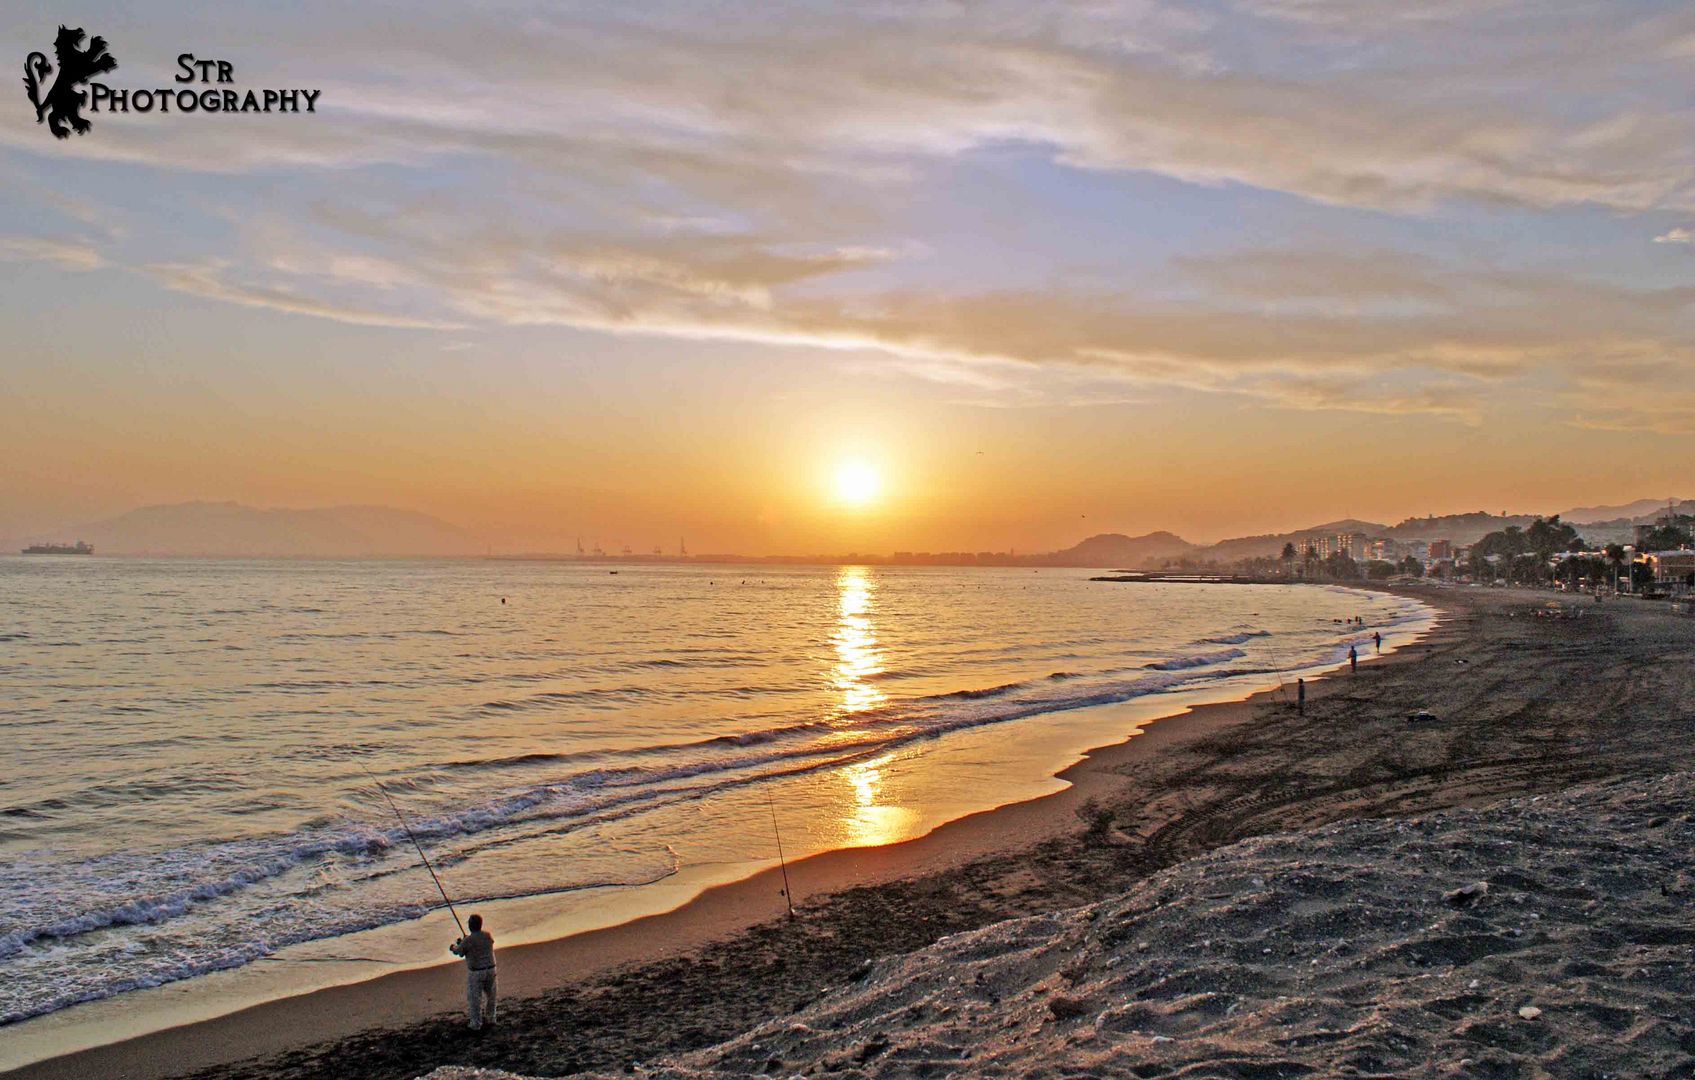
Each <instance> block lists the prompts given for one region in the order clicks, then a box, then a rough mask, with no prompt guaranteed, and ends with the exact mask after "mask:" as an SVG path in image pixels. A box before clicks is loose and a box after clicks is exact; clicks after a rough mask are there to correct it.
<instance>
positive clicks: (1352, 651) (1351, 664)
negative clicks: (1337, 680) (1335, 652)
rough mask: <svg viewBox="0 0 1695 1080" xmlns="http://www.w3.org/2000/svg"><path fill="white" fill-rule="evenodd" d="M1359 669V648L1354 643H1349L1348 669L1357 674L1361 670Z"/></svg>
mask: <svg viewBox="0 0 1695 1080" xmlns="http://www.w3.org/2000/svg"><path fill="white" fill-rule="evenodd" d="M1359 669H1360V654H1359V650H1358V649H1356V648H1354V647H1353V646H1352V645H1349V646H1348V671H1349V672H1350V673H1354V674H1357V673H1358V672H1359Z"/></svg>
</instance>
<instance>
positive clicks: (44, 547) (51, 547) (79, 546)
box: [24, 540, 94, 555]
mask: <svg viewBox="0 0 1695 1080" xmlns="http://www.w3.org/2000/svg"><path fill="white" fill-rule="evenodd" d="M24 554H25V555H92V554H94V547H93V545H91V544H87V543H84V542H83V541H81V540H78V541H77V542H76V543H74V544H31V545H30V546H29V547H26V548H24Z"/></svg>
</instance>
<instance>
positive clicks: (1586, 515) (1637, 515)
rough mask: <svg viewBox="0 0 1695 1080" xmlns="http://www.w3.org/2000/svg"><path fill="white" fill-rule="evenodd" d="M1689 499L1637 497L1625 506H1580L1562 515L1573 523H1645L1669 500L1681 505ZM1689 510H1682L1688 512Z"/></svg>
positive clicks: (1656, 514) (1663, 508) (1655, 515)
mask: <svg viewBox="0 0 1695 1080" xmlns="http://www.w3.org/2000/svg"><path fill="white" fill-rule="evenodd" d="M1689 501H1690V500H1688V499H1669V500H1668V499H1637V500H1636V501H1635V502H1631V503H1625V504H1624V505H1623V506H1579V507H1576V508H1574V509H1571V510H1567V511H1566V512H1565V513H1563V514H1561V515H1560V517H1561V518H1562V519H1563V520H1565V521H1569V522H1571V523H1572V524H1573V525H1587V524H1589V523H1590V522H1597V523H1607V524H1614V523H1617V522H1619V521H1621V520H1628V521H1637V520H1641V521H1642V522H1643V523H1644V524H1646V523H1648V522H1650V521H1652V520H1653V519H1654V518H1656V517H1658V516H1659V515H1660V514H1661V513H1662V512H1664V510H1665V508H1666V503H1667V502H1675V503H1677V504H1679V505H1680V506H1681V505H1682V504H1683V503H1686V502H1689ZM1686 512H1687V511H1680V513H1686Z"/></svg>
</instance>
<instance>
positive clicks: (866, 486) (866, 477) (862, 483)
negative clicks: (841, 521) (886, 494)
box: [836, 461, 883, 506]
mask: <svg viewBox="0 0 1695 1080" xmlns="http://www.w3.org/2000/svg"><path fill="white" fill-rule="evenodd" d="M882 487H883V484H882V480H881V478H880V477H878V475H877V470H876V469H873V468H872V467H871V466H869V465H867V464H866V463H865V462H863V461H849V462H845V463H844V464H843V465H841V467H839V468H838V469H836V498H837V500H838V501H840V502H844V503H846V504H848V505H849V506H865V505H866V504H868V503H870V502H871V501H872V500H873V499H875V498H876V497H877V493H878V492H879V491H881V490H882Z"/></svg>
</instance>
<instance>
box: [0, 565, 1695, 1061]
mask: <svg viewBox="0 0 1695 1080" xmlns="http://www.w3.org/2000/svg"><path fill="white" fill-rule="evenodd" d="M1131 587H1133V586H1131ZM1414 595H1416V596H1418V597H1419V598H1420V599H1423V600H1426V601H1427V602H1430V603H1433V604H1435V605H1436V606H1438V607H1439V608H1441V609H1442V610H1443V611H1444V612H1445V614H1446V618H1445V619H1444V620H1443V622H1442V623H1441V624H1440V625H1439V627H1438V628H1437V629H1436V630H1435V631H1433V632H1432V633H1431V634H1430V635H1429V636H1428V637H1427V638H1426V639H1425V640H1424V641H1423V642H1422V643H1420V644H1418V645H1415V646H1412V647H1409V648H1406V649H1403V650H1401V651H1400V652H1398V653H1396V654H1395V655H1393V656H1390V657H1386V658H1384V659H1383V660H1381V661H1378V662H1375V663H1369V664H1365V665H1362V666H1361V668H1360V670H1359V673H1358V674H1357V675H1349V674H1348V673H1346V672H1345V671H1344V672H1342V673H1339V674H1337V675H1336V676H1333V677H1331V678H1329V679H1326V680H1324V681H1322V682H1317V683H1312V684H1310V687H1309V698H1308V705H1307V709H1306V712H1305V715H1304V716H1298V715H1296V713H1295V710H1294V707H1293V704H1292V701H1291V699H1290V698H1289V697H1288V696H1286V695H1281V694H1278V693H1275V692H1274V693H1271V694H1263V695H1260V696H1259V697H1258V698H1255V699H1251V700H1249V701H1247V702H1241V703H1235V704H1229V705H1216V706H1206V707H1203V708H1201V709H1197V710H1194V711H1193V712H1191V713H1188V714H1186V715H1183V716H1180V717H1174V718H1171V719H1167V720H1162V721H1159V722H1157V723H1156V724H1154V725H1153V726H1152V727H1150V728H1149V729H1148V731H1146V732H1145V733H1143V734H1142V735H1140V736H1139V737H1137V738H1135V739H1133V740H1131V741H1130V742H1128V743H1124V744H1122V745H1119V746H1114V747H1109V748H1106V749H1103V750H1101V751H1097V752H1096V753H1093V754H1091V755H1090V756H1089V757H1088V759H1087V760H1085V761H1084V762H1082V763H1080V764H1079V765H1078V766H1076V767H1074V768H1073V769H1071V770H1070V771H1069V772H1068V773H1067V774H1066V775H1065V779H1066V780H1068V781H1069V782H1071V784H1072V785H1073V786H1072V787H1071V788H1070V789H1068V790H1066V791H1064V792H1062V793H1060V794H1058V795H1054V796H1050V797H1047V798H1043V799H1038V800H1034V801H1031V802H1026V803H1021V804H1017V805H1014V806H1009V807H1004V808H1001V809H999V810H995V811H991V812H988V813H984V814H979V815H975V816H973V817H970V818H966V819H963V820H961V821H958V822H954V823H952V824H950V825H947V826H944V827H943V828H941V829H938V830H936V831H935V832H933V833H931V834H930V835H928V836H926V837H924V838H922V839H920V840H916V841H913V842H910V843H906V844H900V845H893V846H889V847H884V848H875V849H859V850H853V851H845V852H836V853H832V854H828V855H824V856H819V857H817V858H814V859H810V860H807V861H805V862H803V863H800V864H797V865H795V866H793V867H791V876H792V879H793V885H794V891H795V895H796V900H797V902H798V903H799V904H800V907H801V914H800V917H799V918H798V919H796V920H794V921H792V922H790V921H788V920H786V919H784V918H783V917H782V906H781V899H780V897H779V896H778V894H777V889H778V887H779V886H778V884H777V882H776V881H775V876H776V875H774V874H766V875H761V876H759V877H756V878H753V879H751V880H748V881H745V882H741V883H738V884H736V885H732V886H727V887H724V888H720V889H716V890H713V891H711V892H709V893H707V894H706V895H704V896H703V897H701V898H700V899H699V900H697V901H696V902H694V903H691V904H689V905H687V906H686V907H684V908H682V909H681V910H679V911H676V912H673V913H670V914H666V915H662V916H656V917H652V918H647V919H642V920H639V921H636V922H632V923H628V924H626V925H623V926H620V927H616V928H613V929H610V930H605V931H599V932H596V933H592V934H587V935H582V936H579V937H575V938H570V939H566V940H563V941H559V942H553V943H547V944H542V945H535V946H526V947H523V948H515V949H509V950H506V951H505V952H504V953H503V955H502V957H501V965H502V966H501V981H502V990H503V992H504V994H505V995H506V997H507V1000H508V1004H506V1005H505V1006H503V1008H502V1013H501V1023H500V1025H499V1027H498V1028H497V1029H496V1030H495V1031H494V1032H492V1033H490V1034H487V1035H484V1036H482V1037H480V1038H473V1037H472V1036H470V1035H468V1034H467V1033H466V1032H465V1031H464V1030H463V1028H462V1021H461V1019H460V1017H459V1016H458V1015H457V1012H456V1011H455V1010H457V1008H458V1007H459V1005H460V995H461V985H462V984H461V977H460V975H459V973H458V972H457V971H456V970H454V969H451V968H435V969H429V970H423V971H415V972H406V973H401V974H397V975H393V976H390V977H386V978H382V979H378V980H374V981H371V982H366V983H361V984H357V985H353V986H347V987H340V988H334V989H330V990H325V991H321V992H318V993H315V994H311V995H307V996H304V997H300V998H294V999H289V1000H284V1001H279V1002H275V1003H271V1004H267V1005H263V1006H259V1007H256V1008H253V1009H249V1010H246V1011H243V1012H240V1013H236V1014H233V1015H230V1016H227V1017H224V1018H221V1019H218V1020H213V1021H209V1022H206V1023H202V1024H195V1025H189V1026H185V1027H182V1028H177V1029H172V1030H169V1031H164V1032H159V1033H156V1034H152V1035H148V1036H144V1037H141V1038H137V1039H132V1040H129V1041H127V1042H121V1043H117V1044H114V1045H111V1046H107V1047H102V1048H98V1049H95V1050H90V1051H85V1052H82V1053H78V1054H74V1055H68V1056H64V1057H60V1058H56V1059H52V1060H49V1061H45V1062H42V1063H39V1064H37V1065H33V1066H29V1067H26V1068H24V1069H21V1070H17V1071H15V1072H14V1073H12V1074H8V1075H11V1076H16V1077H32V1078H33V1077H61V1076H64V1077H69V1076H79V1077H80V1076H91V1075H99V1076H124V1077H136V1078H143V1077H163V1076H183V1075H193V1076H198V1077H202V1078H205V1080H212V1078H214V1077H216V1078H233V1077H261V1076H264V1077H271V1076H280V1077H307V1076H347V1075H360V1076H369V1077H412V1076H417V1075H419V1074H422V1073H426V1072H428V1071H430V1070H431V1069H433V1068H436V1067H438V1066H444V1065H475V1066H486V1067H497V1068H500V1069H505V1070H510V1071H513V1072H516V1073H527V1074H533V1075H562V1074H566V1073H571V1072H576V1071H582V1070H591V1069H599V1070H623V1069H625V1068H627V1067H629V1066H630V1065H631V1064H632V1063H633V1062H636V1061H644V1062H645V1061H652V1060H654V1059H656V1058H661V1057H665V1056H667V1055H680V1054H688V1053H689V1052H691V1051H702V1050H703V1049H704V1048H707V1047H712V1046H714V1045H716V1044H719V1043H723V1042H725V1041H726V1040H732V1039H735V1038H736V1037H738V1036H740V1035H742V1034H743V1033H744V1032H747V1031H749V1030H750V1029H753V1028H755V1027H757V1026H758V1025H760V1024H762V1023H766V1022H769V1021H772V1020H774V1019H775V1018H778V1017H783V1016H785V1015H787V1014H789V1013H791V1012H793V1011H795V1010H797V1009H805V1008H807V1007H808V1006H812V1005H813V1004H814V1003H815V1002H818V1001H819V999H820V998H822V997H824V996H825V995H828V994H830V993H831V991H832V990H836V989H839V988H841V987H844V986H848V985H850V984H852V983H853V982H855V980H856V979H859V978H864V977H866V974H867V972H868V970H870V969H868V968H867V967H866V963H867V961H875V960H876V959H877V958H880V957H890V956H894V955H898V954H905V953H909V952H912V951H913V950H917V949H921V948H924V947H926V946H929V945H932V944H934V943H935V942H937V941H938V940H940V939H942V938H944V937H947V936H949V935H956V934H960V933H962V932H967V931H975V930H979V929H981V928H984V927H988V926H991V925H993V924H996V923H1000V922H1003V921H1004V920H1009V919H1018V918H1025V917H1030V916H1044V915H1050V914H1052V913H1054V912H1058V911H1062V910H1066V909H1073V908H1077V907H1078V906H1079V905H1087V904H1096V903H1101V902H1103V901H1104V902H1109V903H1110V902H1112V901H1114V900H1115V898H1119V897H1121V896H1122V895H1124V894H1126V893H1128V892H1129V891H1130V890H1132V889H1133V888H1135V887H1136V886H1137V885H1138V884H1139V883H1143V882H1146V881H1148V879H1149V878H1150V877H1151V876H1152V875H1155V874H1156V873H1158V872H1160V871H1162V870H1166V869H1167V868H1170V867H1174V866H1177V865H1178V864H1180V863H1183V862H1185V861H1186V860H1189V859H1192V858H1194V857H1195V856H1197V855H1201V854H1203V853H1206V852H1208V851H1211V850H1213V849H1216V848H1220V847H1223V846H1225V845H1228V844H1231V843H1233V842H1236V841H1239V840H1241V839H1243V838H1247V837H1253V836H1259V835H1263V834H1268V833H1284V832H1289V831H1292V830H1300V829H1307V828H1313V827H1318V826H1325V825H1328V824H1330V823H1334V822H1338V821H1344V820H1348V819H1355V818H1362V817H1377V816H1383V815H1397V816H1408V815H1417V814H1425V813H1428V812H1429V811H1432V810H1437V809H1441V808H1448V807H1468V806H1480V805H1485V804H1489V803H1494V802H1498V801H1500V800H1502V799H1505V798H1509V797H1512V796H1518V795H1526V794H1534V793H1540V792H1551V791H1556V790H1561V789H1564V788H1568V787H1571V786H1573V785H1575V784H1581V783H1593V782H1598V781H1608V780H1617V779H1623V778H1642V777H1649V776H1659V775H1661V774H1664V773H1668V772H1672V771H1675V770H1677V769H1679V768H1688V767H1690V766H1691V765H1692V764H1695V750H1691V749H1690V744H1689V740H1688V738H1687V736H1688V734H1689V731H1690V728H1691V725H1692V723H1695V711H1692V710H1691V708H1690V706H1689V705H1688V701H1689V688H1690V682H1689V675H1688V672H1689V670H1691V669H1690V660H1691V659H1692V658H1695V624H1692V623H1690V622H1689V621H1688V620H1687V619H1684V618H1680V617H1678V616H1675V615H1673V614H1672V613H1670V612H1669V611H1668V610H1666V609H1665V608H1663V607H1658V606H1652V605H1645V604H1638V603H1634V602H1630V601H1616V602H1609V603H1607V604H1604V605H1595V604H1594V603H1593V601H1581V602H1577V601H1574V602H1571V603H1570V604H1569V606H1571V607H1573V608H1577V607H1578V605H1579V604H1581V608H1580V610H1581V611H1582V617H1579V618H1571V617H1566V618H1549V617H1538V616H1537V615H1536V614H1535V613H1536V612H1537V611H1538V610H1541V609H1543V605H1545V604H1546V603H1547V602H1548V600H1549V594H1546V593H1515V592H1511V591H1507V590H1486V589H1452V590H1429V589H1420V590H1416V591H1415V593H1414ZM1419 710H1428V711H1429V712H1430V713H1431V714H1432V717H1433V718H1431V719H1428V720H1423V721H1419V722H1416V723H1409V722H1408V715H1409V714H1411V713H1414V712H1416V711H1419ZM1096 808H1098V811H1097V809H1096ZM1080 811H1085V812H1083V813H1080ZM1280 842H1281V841H1280ZM875 970H877V971H880V972H881V971H883V970H884V969H883V968H881V967H876V968H875ZM819 1007H823V1006H819ZM796 1045H797V1046H798V1045H799V1044H798V1043H797V1044H796ZM786 1052H788V1053H791V1054H794V1053H796V1051H794V1050H790V1051H786ZM823 1052H824V1051H822V1050H821V1051H820V1053H823ZM700 1063H701V1062H696V1064H700ZM743 1064H744V1065H745V1062H743ZM797 1064H798V1062H796V1061H793V1060H785V1062H784V1067H785V1068H787V1067H789V1066H792V1065H797ZM690 1067H693V1066H690ZM795 1071H801V1070H800V1069H799V1068H796V1069H795Z"/></svg>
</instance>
